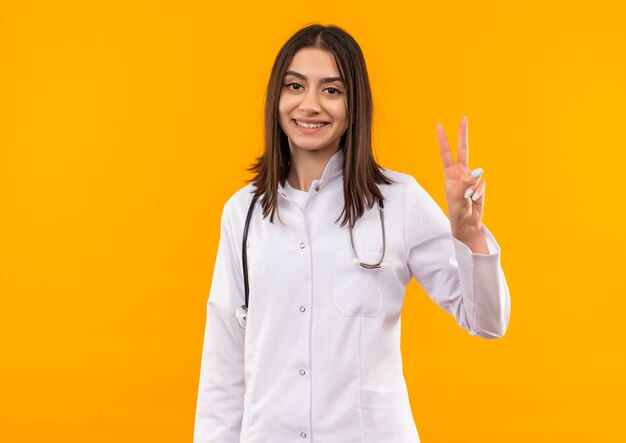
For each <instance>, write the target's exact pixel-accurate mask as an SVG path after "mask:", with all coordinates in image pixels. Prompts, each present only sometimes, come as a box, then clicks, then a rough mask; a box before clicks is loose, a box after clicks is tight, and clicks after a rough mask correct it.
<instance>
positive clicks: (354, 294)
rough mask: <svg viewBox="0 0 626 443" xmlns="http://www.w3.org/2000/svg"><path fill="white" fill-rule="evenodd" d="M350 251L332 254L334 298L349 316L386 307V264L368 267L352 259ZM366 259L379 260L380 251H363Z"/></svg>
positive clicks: (362, 315) (370, 312)
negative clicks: (379, 266)
mask: <svg viewBox="0 0 626 443" xmlns="http://www.w3.org/2000/svg"><path fill="white" fill-rule="evenodd" d="M353 258H354V255H353V253H352V251H349V252H335V253H334V254H333V255H332V286H333V289H332V298H333V304H334V305H335V307H336V308H337V309H338V310H339V312H341V314H343V315H344V316H346V317H375V316H376V315H378V314H379V313H380V312H381V311H382V308H383V273H384V271H385V269H384V268H378V269H366V268H364V267H362V266H359V265H356V264H354V263H353V262H352V260H353ZM359 258H360V259H361V260H362V261H363V262H365V263H377V262H378V260H380V252H362V253H360V254H359Z"/></svg>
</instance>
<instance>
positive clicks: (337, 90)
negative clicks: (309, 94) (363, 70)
mask: <svg viewBox="0 0 626 443" xmlns="http://www.w3.org/2000/svg"><path fill="white" fill-rule="evenodd" d="M326 90H327V91H329V92H330V91H331V90H332V91H335V92H334V93H332V94H330V95H339V94H341V91H340V90H339V89H337V88H333V87H332V86H331V87H329V88H326Z"/></svg>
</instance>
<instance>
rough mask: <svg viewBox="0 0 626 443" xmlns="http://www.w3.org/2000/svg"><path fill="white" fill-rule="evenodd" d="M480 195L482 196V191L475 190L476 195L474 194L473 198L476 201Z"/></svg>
mask: <svg viewBox="0 0 626 443" xmlns="http://www.w3.org/2000/svg"><path fill="white" fill-rule="evenodd" d="M478 197H480V193H478V192H475V193H474V195H472V200H474V201H476V200H478Z"/></svg>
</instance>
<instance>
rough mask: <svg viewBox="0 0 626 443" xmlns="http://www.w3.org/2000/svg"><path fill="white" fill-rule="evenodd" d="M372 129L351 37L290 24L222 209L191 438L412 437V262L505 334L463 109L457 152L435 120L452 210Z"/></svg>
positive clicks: (352, 441) (502, 287) (364, 440)
mask: <svg viewBox="0 0 626 443" xmlns="http://www.w3.org/2000/svg"><path fill="white" fill-rule="evenodd" d="M371 128H372V97H371V92H370V86H369V80H368V75H367V70H366V66H365V61H364V58H363V54H362V52H361V49H360V48H359V46H358V44H357V43H356V42H355V40H354V39H353V38H352V37H351V36H350V35H349V34H347V33H346V32H345V31H343V30H342V29H340V28H338V27H335V26H326V27H325V26H321V25H312V26H308V27H306V28H304V29H301V30H300V31H298V32H297V33H296V34H294V35H293V36H292V37H291V38H290V39H289V40H288V41H287V43H285V45H284V46H283V47H282V48H281V50H280V52H279V53H278V56H277V57H276V60H275V62H274V66H273V68H272V72H271V76H270V80H269V85H268V89H267V101H266V107H265V152H264V153H263V155H262V156H261V157H259V158H258V159H257V163H256V164H255V165H254V166H253V167H252V168H251V170H252V171H255V172H256V175H255V177H254V178H253V179H252V180H251V182H250V183H248V184H247V185H246V186H245V187H243V188H241V189H239V190H238V191H237V192H235V193H234V194H233V195H232V197H231V198H230V199H229V200H228V201H227V202H226V204H225V205H224V210H223V212H222V218H221V238H220V242H219V246H218V251H217V258H216V263H215V270H214V274H213V281H212V285H211V291H210V294H209V300H208V304H207V322H206V329H205V337H204V349H203V353H202V364H201V374H200V383H199V391H198V403H197V410H196V421H195V432H194V442H196V443H235V442H242V443H244V442H245V443H283V442H289V441H292V442H293V441H302V442H306V441H315V443H383V442H384V443H390V442H391V443H416V442H419V436H418V432H417V429H416V426H415V422H414V420H413V417H412V414H411V407H410V404H409V397H408V394H407V387H406V384H405V380H404V376H403V373H402V357H401V354H400V312H401V309H402V304H403V301H404V294H405V289H406V286H407V284H408V283H409V282H410V280H411V278H413V277H414V278H415V279H416V280H417V281H418V282H419V283H420V284H421V286H422V287H423V288H424V290H425V291H426V292H427V294H428V295H429V296H430V297H431V298H432V299H433V300H434V301H435V303H437V304H438V305H439V306H440V307H442V308H443V309H444V310H446V311H447V312H449V313H450V314H451V315H452V316H453V317H454V319H455V320H456V322H457V324H458V325H459V326H460V327H462V328H464V329H465V330H467V331H468V332H469V333H470V334H472V335H475V336H478V337H484V338H497V337H501V336H502V335H504V333H505V331H506V329H507V326H508V322H509V312H510V297H509V291H508V287H507V284H506V280H505V277H504V274H503V271H502V269H501V267H500V248H499V246H498V244H497V243H496V241H495V239H494V237H493V236H492V235H491V233H490V232H489V231H488V230H487V228H486V227H485V226H484V225H483V224H482V221H481V220H482V214H483V208H484V202H485V181H484V180H481V172H482V170H481V169H480V168H478V169H474V170H470V169H469V168H468V147H467V120H466V119H463V120H462V121H461V125H460V130H459V147H458V162H455V161H454V160H453V158H452V154H451V151H450V148H449V146H448V142H447V140H446V135H445V132H444V130H443V128H441V126H438V127H437V135H438V140H439V146H440V151H441V158H442V161H443V166H444V177H445V191H446V199H447V205H448V213H449V216H450V219H448V218H446V216H445V215H444V213H443V212H442V210H441V209H440V207H439V206H438V205H437V204H436V202H435V201H434V200H433V199H432V198H431V197H430V196H429V195H428V193H427V192H426V191H425V190H424V189H423V188H422V187H421V186H420V185H419V184H418V182H417V181H416V180H415V179H414V178H413V177H412V176H411V175H408V174H405V173H402V172H397V171H393V170H390V169H386V168H382V167H380V166H379V165H378V164H377V163H376V162H375V161H374V159H373V156H372V145H371ZM275 215H276V216H277V217H276V218H275V217H274V216H275ZM246 221H248V223H246ZM246 225H247V227H246ZM244 232H245V235H246V240H245V247H244Z"/></svg>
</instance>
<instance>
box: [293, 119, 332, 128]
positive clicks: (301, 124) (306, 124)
mask: <svg viewBox="0 0 626 443" xmlns="http://www.w3.org/2000/svg"><path fill="white" fill-rule="evenodd" d="M325 124H326V123H317V124H313V123H304V122H299V121H298V120H296V125H298V126H302V127H303V128H321V127H322V126H324V125H325Z"/></svg>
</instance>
